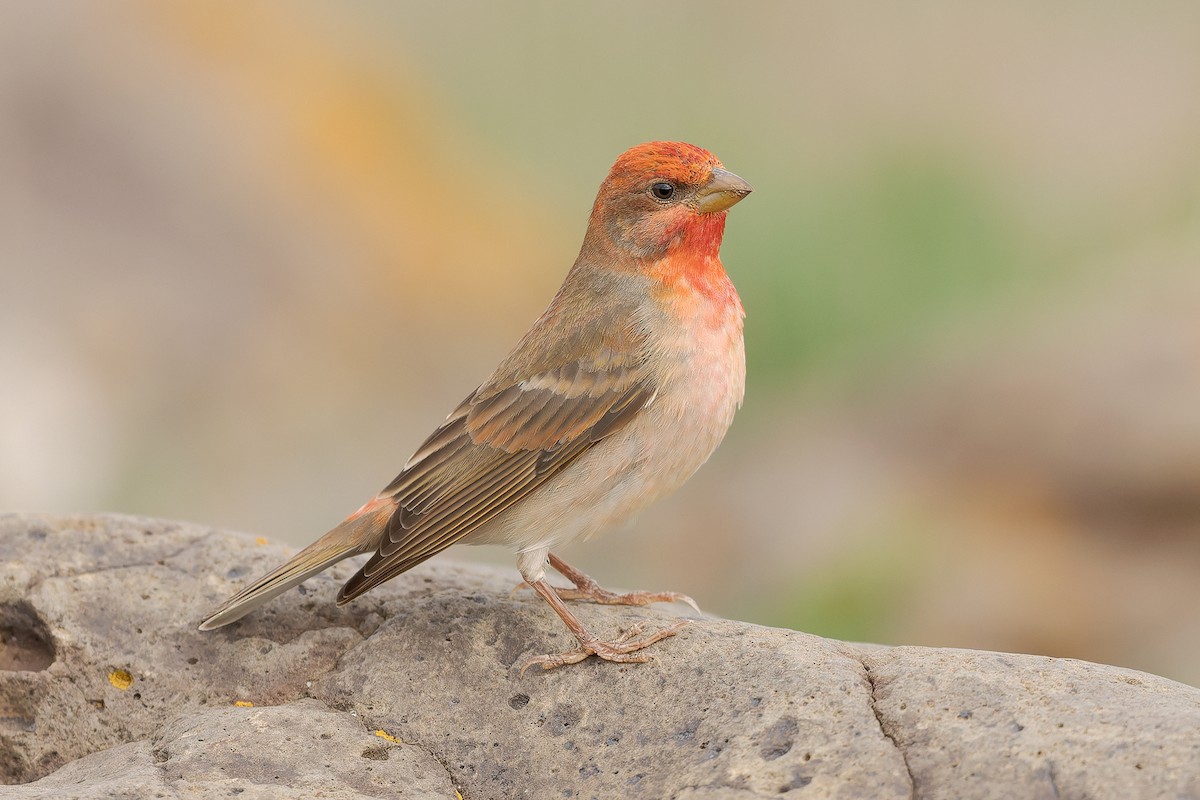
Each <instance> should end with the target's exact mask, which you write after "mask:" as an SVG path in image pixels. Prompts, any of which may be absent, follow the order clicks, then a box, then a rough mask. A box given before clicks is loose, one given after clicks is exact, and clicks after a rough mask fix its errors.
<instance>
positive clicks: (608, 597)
mask: <svg viewBox="0 0 1200 800" xmlns="http://www.w3.org/2000/svg"><path fill="white" fill-rule="evenodd" d="M550 566H551V567H553V568H554V569H555V571H557V572H558V573H559V574H561V575H562V576H563V577H564V578H566V579H567V580H569V581H570V582H571V583H573V584H575V588H574V589H561V588H559V587H557V586H555V587H554V591H555V592H557V593H558V596H559V597H561V598H562V599H563V600H587V601H588V602H591V603H600V604H602V605H606V606H645V605H649V604H651V603H687V604H688V605H689V606H691V607H692V608H693V609H695V611H696V613H697V614H700V613H701V611H700V606H698V605H696V601H695V600H693V599H692V598H690V597H688V596H687V595H686V594H680V593H679V592H626V593H625V594H617V593H616V592H610V591H608V590H607V589H604V588H602V587H601V586H600V584H598V583H596V581H594V580H592V578H590V577H588V576H587V575H584V574H583V573H582V572H580V571H579V570H577V569H575V568H574V567H572V566H571V565H570V564H568V563H567V562H565V561H563V560H562V559H561V558H559V557H558V556H556V555H554V553H550Z"/></svg>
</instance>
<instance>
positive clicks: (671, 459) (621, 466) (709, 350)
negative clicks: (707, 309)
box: [467, 318, 745, 550]
mask: <svg viewBox="0 0 1200 800" xmlns="http://www.w3.org/2000/svg"><path fill="white" fill-rule="evenodd" d="M737 322H738V323H739V324H738V325H737V329H736V331H723V330H718V331H712V332H711V338H712V341H702V340H701V341H697V337H696V336H695V335H694V334H693V337H692V339H691V340H690V341H689V342H688V344H689V345H690V346H691V347H692V348H693V349H692V351H691V353H689V355H688V357H687V358H686V359H680V363H679V367H678V369H676V370H669V371H668V372H667V377H668V380H666V381H665V382H664V386H663V388H662V389H661V390H660V392H659V394H658V395H657V396H656V397H655V399H654V401H653V402H652V403H651V404H650V405H649V406H648V407H646V409H645V410H644V411H643V412H642V413H641V414H640V415H639V416H638V417H637V418H635V419H634V420H633V421H632V422H630V424H629V425H628V426H626V427H625V428H623V429H621V430H619V431H618V432H616V433H614V434H613V435H611V436H609V437H608V438H606V439H604V440H602V441H600V442H598V443H597V444H596V445H595V446H594V447H592V448H591V449H590V450H588V451H587V452H585V453H584V454H583V455H582V456H580V457H579V459H578V460H576V461H575V462H573V463H572V464H571V465H569V466H568V467H566V468H565V469H564V470H563V471H562V472H561V473H559V474H558V475H556V476H554V477H553V478H551V479H550V480H548V481H547V482H546V483H545V484H544V485H543V486H542V487H541V488H539V489H538V490H537V491H536V492H534V493H533V494H531V495H530V496H529V497H528V498H527V500H526V501H525V502H523V503H520V504H517V505H516V506H514V507H513V508H511V509H510V510H509V511H507V512H505V513H504V514H503V515H501V516H500V517H498V518H496V519H495V520H493V521H492V522H490V523H489V524H487V525H485V526H483V527H482V528H480V529H479V530H477V531H475V532H474V533H472V534H471V535H470V537H468V539H467V541H468V542H469V543H471V544H508V545H512V546H515V547H517V548H518V549H525V550H528V549H533V548H537V547H550V548H554V547H558V546H560V545H562V544H564V543H568V542H573V541H579V540H585V539H587V538H589V537H591V536H593V535H595V534H596V533H599V532H600V531H602V530H604V529H606V528H609V527H614V526H617V525H620V524H621V523H623V522H625V521H627V520H628V519H629V518H630V517H631V516H633V515H634V514H636V513H637V512H638V511H640V510H641V509H643V508H645V507H646V506H648V505H650V504H651V503H653V502H654V501H655V500H657V499H659V498H661V497H663V496H664V495H666V494H669V493H670V492H672V491H674V490H675V489H677V488H679V487H680V486H681V485H682V484H683V483H684V482H685V481H687V479H688V478H690V477H691V476H692V474H693V473H694V472H695V471H696V470H697V469H699V467H700V466H701V465H702V464H703V463H704V462H705V461H706V460H707V459H708V457H709V456H710V455H711V454H712V452H713V451H714V450H715V449H716V447H717V445H719V444H720V443H721V440H722V438H724V436H725V432H726V431H727V430H728V429H729V426H730V423H732V422H733V415H734V412H735V411H736V410H737V408H738V406H740V405H741V400H742V393H743V389H744V386H745V357H744V351H743V347H742V337H741V326H740V318H739V319H738V320H737ZM735 334H736V335H735ZM700 338H701V339H702V338H703V337H700Z"/></svg>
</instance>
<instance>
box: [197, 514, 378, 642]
mask: <svg viewBox="0 0 1200 800" xmlns="http://www.w3.org/2000/svg"><path fill="white" fill-rule="evenodd" d="M395 508H396V506H395V503H394V502H393V501H392V500H391V499H390V498H387V499H376V500H373V501H371V502H370V503H367V504H366V505H365V506H363V507H362V508H360V509H359V510H358V511H357V512H355V513H354V514H352V515H351V516H350V517H348V518H347V519H346V520H345V521H344V522H343V523H342V524H340V525H338V526H337V527H336V528H334V529H333V530H331V531H330V532H329V533H327V534H325V535H324V536H322V537H321V538H320V539H318V540H317V541H315V542H313V543H312V544H310V545H309V546H308V547H306V548H304V549H303V550H301V551H300V552H299V553H297V554H296V555H294V556H292V558H291V559H289V560H288V561H287V563H285V564H283V565H282V566H279V567H276V568H275V569H274V570H272V571H271V572H268V573H267V574H266V575H264V576H263V577H261V578H259V579H258V580H257V581H255V582H254V583H252V584H250V585H249V586H247V587H246V588H245V589H242V590H241V591H240V592H238V593H237V594H235V595H234V596H233V597H231V598H229V599H228V600H226V601H225V602H224V603H222V604H221V605H220V606H219V607H218V608H217V609H216V610H215V611H213V612H212V613H211V614H209V615H208V616H207V617H205V618H204V621H203V622H201V623H200V630H202V631H210V630H212V629H213V628H219V627H221V626H222V625H228V624H229V623H231V622H234V621H235V620H239V619H241V618H242V617H244V616H246V615H247V614H249V613H250V612H251V611H253V610H254V609H256V608H258V607H259V606H261V605H263V604H264V603H266V602H267V601H268V600H270V599H272V598H273V597H275V596H276V595H279V594H281V593H282V592H285V591H287V590H288V589H290V588H292V587H293V586H295V585H297V584H299V583H303V582H304V581H306V580H308V579H309V578H311V577H312V576H313V575H316V574H317V573H318V572H321V571H323V570H325V569H328V568H329V567H331V566H333V565H334V564H336V563H337V562H339V561H341V560H342V559H344V558H349V557H350V556H356V555H359V554H360V553H366V552H370V551H371V550H374V549H375V548H376V547H377V546H378V543H379V535H380V533H381V532H382V531H383V530H384V528H385V527H386V526H387V522H388V519H390V518H391V516H392V513H393V511H394V510H395Z"/></svg>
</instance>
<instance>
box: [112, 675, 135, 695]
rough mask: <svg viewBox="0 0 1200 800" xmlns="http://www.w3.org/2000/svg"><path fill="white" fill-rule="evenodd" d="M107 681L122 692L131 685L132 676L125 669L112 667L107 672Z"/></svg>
mask: <svg viewBox="0 0 1200 800" xmlns="http://www.w3.org/2000/svg"><path fill="white" fill-rule="evenodd" d="M108 682H109V683H111V684H112V685H113V686H114V687H116V688H117V689H120V690H121V691H122V692H123V691H125V690H126V689H128V688H129V687H130V686H133V676H132V675H130V674H129V672H128V671H127V670H123V669H114V670H113V671H112V672H110V673H108Z"/></svg>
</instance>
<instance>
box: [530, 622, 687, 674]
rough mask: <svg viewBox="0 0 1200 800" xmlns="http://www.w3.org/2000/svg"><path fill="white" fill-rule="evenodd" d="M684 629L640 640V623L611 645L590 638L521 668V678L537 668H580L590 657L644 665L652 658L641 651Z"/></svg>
mask: <svg viewBox="0 0 1200 800" xmlns="http://www.w3.org/2000/svg"><path fill="white" fill-rule="evenodd" d="M684 625H687V621H686V620H683V621H680V622H676V623H675V624H674V625H669V626H667V627H666V628H662V629H661V630H657V631H653V632H652V633H648V634H646V635H645V636H640V637H639V634H641V632H642V629H643V627H644V625H643V624H642V623H640V622H639V623H637V624H636V625H634V626H633V627H631V628H630V629H629V630H627V631H625V632H624V633H622V634H621V635H620V636H618V637H617V638H616V639H614V640H613V641H611V642H605V641H602V640H600V639H596V638H594V637H592V636H590V635H589V636H585V637H581V638H580V639H579V647H577V648H575V649H574V650H568V651H566V652H565V653H548V654H546V655H542V656H533V657H532V658H529V659H527V660H526V661H525V663H524V664H522V665H521V674H524V673H525V670H527V669H529V668H530V667H532V666H534V665H535V664H537V665H540V666H541V668H542V669H554V668H555V667H562V666H566V665H567V664H578V663H579V662H580V661H583V660H584V659H585V658H587V657H588V656H598V657H600V658H603V659H604V660H605V661H615V662H618V663H621V664H642V663H645V662H647V661H650V660H651V656H649V655H647V654H646V653H642V652H639V651H640V650H642V649H644V648H646V647H649V646H650V645H652V644H654V643H655V642H658V641H661V640H662V639H666V638H667V637H669V636H674V635H675V634H677V633H679V630H680V628H682V627H683V626H684Z"/></svg>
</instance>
